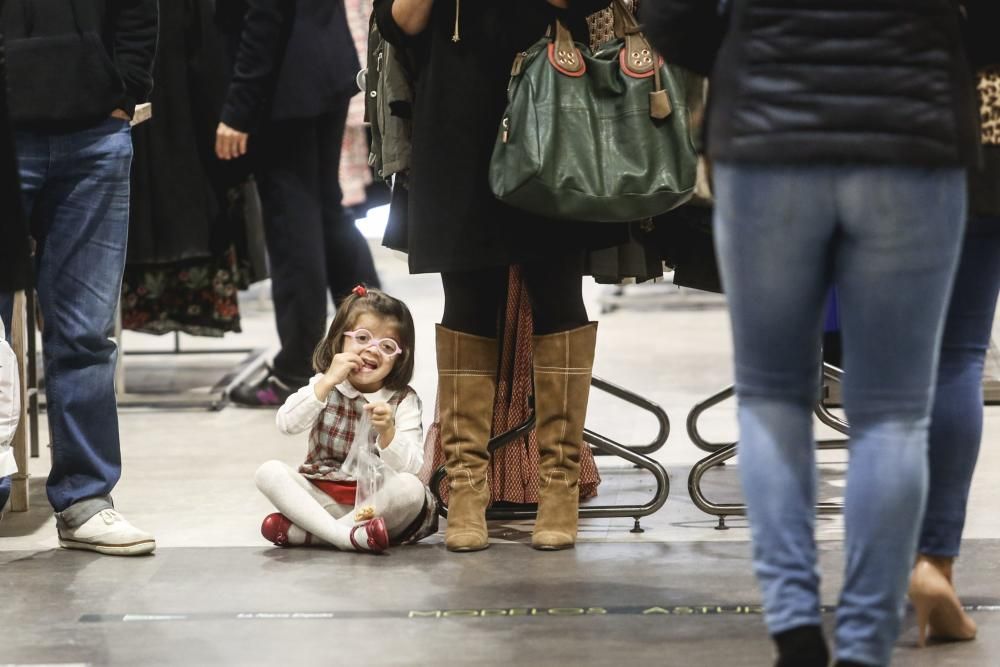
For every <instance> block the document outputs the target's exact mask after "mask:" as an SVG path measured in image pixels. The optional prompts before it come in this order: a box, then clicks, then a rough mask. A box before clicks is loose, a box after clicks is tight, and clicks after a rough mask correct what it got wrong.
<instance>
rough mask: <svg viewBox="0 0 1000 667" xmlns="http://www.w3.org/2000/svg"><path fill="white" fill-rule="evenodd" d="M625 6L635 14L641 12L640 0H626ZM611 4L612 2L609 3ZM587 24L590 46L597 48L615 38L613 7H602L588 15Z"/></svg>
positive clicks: (592, 48)
mask: <svg viewBox="0 0 1000 667" xmlns="http://www.w3.org/2000/svg"><path fill="white" fill-rule="evenodd" d="M624 1H625V6H626V7H627V8H628V9H629V11H631V12H632V13H633V14H637V13H638V12H639V0H624ZM608 4H609V5H610V4H611V3H608ZM587 25H588V26H589V27H590V48H591V50H594V49H596V48H597V47H599V46H600V45H601V44H604V43H605V42H610V41H611V40H612V39H614V38H615V19H614V15H613V14H612V12H611V7H610V6H609V7H608V8H607V9H602V10H601V11H599V12H595V13H594V14H591V15H590V16H588V17H587Z"/></svg>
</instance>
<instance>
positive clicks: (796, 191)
mask: <svg viewBox="0 0 1000 667" xmlns="http://www.w3.org/2000/svg"><path fill="white" fill-rule="evenodd" d="M862 4H863V5H864V6H863V7H862V6H861V4H858V3H845V4H843V6H841V5H836V4H834V5H831V4H830V3H827V2H820V1H818V0H808V1H803V0H735V1H734V2H730V3H728V9H727V11H726V13H725V14H719V13H718V12H717V11H716V7H717V5H716V3H711V2H704V1H703V0H659V2H653V1H650V2H648V3H644V4H643V13H644V16H643V18H644V23H645V25H646V26H647V30H648V34H649V35H650V37H651V38H652V39H653V41H654V45H656V46H657V47H658V48H661V49H662V50H663V55H664V56H665V58H666V60H667V61H668V62H672V63H675V64H678V65H681V66H686V67H689V68H691V69H694V70H696V71H699V72H701V73H706V74H707V73H711V86H710V90H711V95H712V99H711V101H710V106H709V118H708V127H707V131H708V152H709V155H710V157H711V158H712V159H713V162H714V165H715V170H714V177H715V181H714V185H715V195H716V208H715V238H716V250H717V253H718V256H719V260H720V268H721V273H722V282H723V286H724V288H725V290H726V293H727V295H728V299H729V305H730V311H731V321H732V330H733V346H734V356H735V374H736V390H737V397H738V399H739V409H738V410H739V413H738V414H739V426H740V441H739V457H740V459H739V463H740V473H741V479H742V484H743V491H744V493H745V495H746V498H747V506H748V515H749V519H750V526H751V535H752V539H753V564H754V570H755V572H756V574H757V578H758V581H759V583H760V587H761V590H762V594H763V598H764V607H765V619H766V622H767V625H768V628H769V630H770V632H771V635H772V637H773V639H774V641H775V644H776V646H777V651H778V658H777V665H779V666H792V665H795V666H797V667H801V666H806V667H808V666H813V665H815V666H816V667H826V666H827V665H828V664H829V649H828V648H827V645H826V641H825V639H824V636H823V630H822V627H821V616H820V597H819V571H818V568H817V554H816V543H815V535H814V521H815V504H816V485H817V482H816V467H815V440H814V437H813V422H812V407H813V405H814V404H815V402H816V400H817V398H818V396H819V381H820V363H821V349H820V341H821V336H822V328H823V316H824V309H825V301H826V295H827V294H828V292H829V290H830V287H831V286H832V285H833V284H834V283H835V284H836V285H837V291H838V298H839V306H840V317H841V330H842V337H843V364H844V371H845V376H844V384H843V391H844V399H843V400H844V407H845V410H846V413H847V417H848V421H849V422H850V424H851V442H850V445H849V447H850V463H849V466H848V473H847V489H846V494H845V508H844V515H845V516H844V519H845V527H846V536H845V572H844V584H843V588H842V590H841V593H840V599H839V601H838V605H837V612H836V649H835V653H836V660H837V663H836V664H837V665H839V666H841V667H847V666H854V665H888V664H889V663H890V661H891V656H892V650H893V644H894V642H895V640H896V638H897V636H898V634H899V631H900V625H901V620H902V610H903V604H904V600H905V596H906V590H907V580H908V575H909V571H910V567H911V565H912V563H913V559H914V554H915V552H916V548H917V534H918V531H919V526H920V520H921V516H922V512H923V505H924V499H925V496H926V492H927V467H928V464H927V437H928V436H927V431H928V425H929V422H930V405H931V400H932V393H933V386H934V381H935V374H936V371H937V360H938V348H939V345H940V341H941V330H942V325H943V321H944V314H945V307H946V305H947V300H948V295H949V293H950V290H951V285H952V281H953V276H954V272H955V267H956V263H957V260H958V254H959V247H960V242H961V238H962V230H963V226H964V219H965V205H966V194H965V167H966V166H967V165H968V164H971V163H972V162H974V160H975V155H976V149H977V146H976V144H977V141H976V134H975V126H976V123H975V110H974V96H973V83H972V78H971V75H970V73H969V71H968V67H967V64H966V63H965V60H964V58H963V56H962V45H961V39H962V37H961V24H960V22H961V19H960V16H959V13H958V11H957V10H956V8H955V6H954V5H953V4H952V3H951V2H950V0H927V1H925V2H921V3H903V4H905V5H906V6H905V7H904V6H903V4H901V3H899V2H896V1H895V0H870V1H869V2H865V3H862Z"/></svg>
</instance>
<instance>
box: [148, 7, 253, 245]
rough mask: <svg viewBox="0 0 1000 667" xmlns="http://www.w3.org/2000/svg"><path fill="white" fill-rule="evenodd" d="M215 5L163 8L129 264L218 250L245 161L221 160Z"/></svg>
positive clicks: (221, 75)
mask: <svg viewBox="0 0 1000 667" xmlns="http://www.w3.org/2000/svg"><path fill="white" fill-rule="evenodd" d="M214 5H215V3H214V0H170V1H169V2H163V3H162V4H161V5H160V46H159V52H158V56H157V59H156V67H155V69H154V75H155V77H156V88H155V89H154V90H153V94H152V96H151V97H150V101H151V102H152V104H153V117H152V119H150V120H149V121H148V122H146V123H143V124H141V125H138V126H137V127H135V128H134V129H133V130H132V143H133V144H134V146H135V157H134V159H133V160H132V198H131V202H130V203H131V215H130V216H129V233H128V263H129V264H130V265H135V264H163V263H167V262H175V261H178V260H185V259H192V258H195V257H210V256H214V255H215V254H216V252H217V244H215V243H213V237H214V236H216V235H218V233H219V229H218V227H219V225H220V224H221V223H222V222H223V220H224V216H223V215H222V213H223V208H224V201H225V190H226V185H227V184H230V183H232V182H235V181H236V180H237V176H233V178H231V179H226V178H223V177H224V176H225V175H228V173H229V172H236V171H238V170H239V169H241V168H242V167H243V165H242V164H240V163H241V162H242V161H240V160H236V161H232V162H226V161H222V160H218V159H217V158H216V157H215V131H216V127H217V125H218V123H219V113H220V110H221V108H222V101H223V98H224V96H225V93H226V81H227V79H226V72H225V69H224V62H223V60H224V58H223V55H222V52H223V43H222V39H221V37H220V36H219V34H218V31H217V30H216V28H215V25H214V15H213V12H214Z"/></svg>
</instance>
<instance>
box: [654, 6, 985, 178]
mask: <svg viewBox="0 0 1000 667" xmlns="http://www.w3.org/2000/svg"><path fill="white" fill-rule="evenodd" d="M716 4H717V3H715V2H711V1H709V0H650V2H646V3H643V8H642V17H643V20H644V23H645V24H646V27H647V31H648V34H649V36H650V38H651V40H652V41H653V43H654V45H655V46H657V47H658V48H659V49H660V50H661V51H662V52H663V54H664V55H665V56H666V58H667V60H668V61H670V62H674V63H677V64H680V65H684V66H688V67H692V68H694V69H696V70H700V71H702V72H708V71H709V70H710V69H711V70H712V85H711V88H710V94H711V100H710V103H709V104H710V110H709V124H708V150H709V154H710V155H711V156H712V158H713V159H715V160H717V161H728V162H771V163H815V162H827V163H830V162H835V163H836V162H865V163H877V164H913V165H926V166H944V165H962V164H968V163H970V162H972V160H973V158H974V156H975V155H976V150H977V148H976V146H977V144H978V137H977V135H976V120H975V102H974V97H973V86H972V80H971V76H970V74H969V72H968V70H967V65H966V62H965V57H964V55H963V51H962V45H961V29H960V24H959V13H958V11H957V10H956V8H955V6H954V3H953V2H952V0H907V2H900V1H899V0H839V1H838V2H837V3H834V4H833V5H832V4H831V3H830V1H829V0H766V1H765V0H731V1H730V3H729V4H730V5H731V10H730V16H729V17H728V21H727V22H725V23H723V22H722V21H721V20H720V19H719V18H718V17H716V16H715V15H714V14H713V13H712V12H711V11H706V10H707V8H710V7H713V6H715V5H716ZM723 30H725V31H726V32H725V37H724V38H723V37H722V33H723ZM994 35H995V33H994ZM720 40H721V43H722V46H721V49H720V50H719V51H718V55H717V57H715V50H714V48H713V47H714V45H716V44H718V43H719V42H720ZM713 57H714V62H713Z"/></svg>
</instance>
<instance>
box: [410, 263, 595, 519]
mask: <svg viewBox="0 0 1000 667" xmlns="http://www.w3.org/2000/svg"><path fill="white" fill-rule="evenodd" d="M532 331H533V329H532V319H531V304H530V303H529V301H528V292H527V290H526V289H525V288H524V282H523V280H522V278H521V273H520V269H519V268H518V267H516V266H514V267H511V269H510V278H509V282H508V287H507V307H506V312H505V314H504V327H503V334H502V338H501V341H500V348H501V352H500V370H499V376H498V377H497V391H496V399H495V402H494V405H493V433H492V435H493V436H497V435H500V434H502V433H507V432H508V431H511V430H512V429H514V428H516V427H517V426H519V425H521V424H522V423H524V421H525V420H526V419H527V418H528V416H529V415H530V414H531V411H530V408H529V407H528V396H529V395H530V394H531V391H532V388H533V379H532V375H533V372H532V371H533V366H532V347H531V338H532ZM443 464H444V450H443V449H442V447H441V428H440V419H439V413H438V410H437V406H436V405H435V409H434V423H433V424H432V425H431V427H430V429H428V431H427V439H426V440H425V444H424V467H423V469H422V470H421V471H420V475H419V477H420V479H421V481H423V482H424V484H427V483H429V482H430V478H431V476H432V475H433V474H434V471H435V470H437V469H438V468H439V467H440V466H442V465H443ZM488 477H489V481H490V497H491V503H492V504H496V503H521V504H523V503H537V502H538V488H539V486H538V440H537V438H536V436H535V431H534V430H532V431H531V433H530V434H529V435H528V436H527V437H524V438H520V439H518V440H514V441H513V442H509V443H507V445H505V446H504V447H502V448H500V449H499V450H498V451H497V452H495V453H494V454H493V455H492V456H491V457H490V469H489V473H488ZM600 483H601V475H600V473H599V472H598V470H597V464H596V463H595V461H594V454H593V452H591V451H590V447H589V446H586V445H585V446H584V447H582V448H581V449H580V499H581V500H585V499H587V498H593V497H594V496H596V495H597V487H598V485H600ZM441 495H442V498H443V500H444V501H445V502H447V500H448V489H447V485H445V486H444V488H442V489H441Z"/></svg>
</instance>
